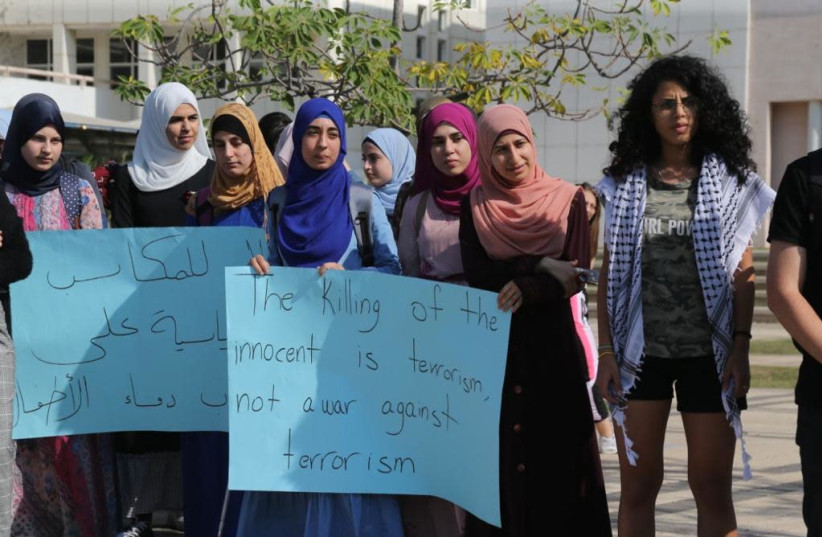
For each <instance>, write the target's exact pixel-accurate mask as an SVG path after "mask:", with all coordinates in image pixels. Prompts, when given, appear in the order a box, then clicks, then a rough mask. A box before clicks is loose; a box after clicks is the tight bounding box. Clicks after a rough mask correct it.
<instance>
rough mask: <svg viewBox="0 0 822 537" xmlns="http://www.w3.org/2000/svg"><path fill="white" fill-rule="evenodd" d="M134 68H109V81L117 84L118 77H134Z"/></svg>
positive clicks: (124, 66)
mask: <svg viewBox="0 0 822 537" xmlns="http://www.w3.org/2000/svg"><path fill="white" fill-rule="evenodd" d="M134 74H135V73H134V68H133V67H132V66H130V65H121V66H119V67H112V68H111V80H113V81H114V82H117V80H118V78H117V77H120V76H124V77H129V76H134Z"/></svg>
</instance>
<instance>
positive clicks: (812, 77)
mask: <svg viewBox="0 0 822 537" xmlns="http://www.w3.org/2000/svg"><path fill="white" fill-rule="evenodd" d="M751 6H752V31H751V54H750V79H749V82H748V87H749V94H750V100H749V103H748V114H749V116H750V120H751V128H752V136H753V142H754V160H755V161H756V163H757V165H758V166H759V170H760V174H761V175H762V176H763V177H764V178H765V179H766V180H768V181H770V182H772V183H774V184H777V183H778V181H779V180H780V179H781V177H782V171H784V165H785V164H787V163H788V162H790V161H792V160H794V159H796V158H798V157H800V156H802V155H804V154H805V153H806V152H807V151H808V149H809V148H808V147H807V140H808V139H807V136H805V137H803V136H802V135H801V133H800V132H799V130H801V126H798V127H792V125H795V124H796V120H793V121H791V120H790V118H789V117H788V116H784V117H780V118H773V117H772V112H773V111H775V110H776V111H781V112H782V113H784V114H789V115H790V114H791V108H790V107H789V106H788V105H789V103H795V105H796V106H794V107H793V109H792V113H793V115H794V116H795V115H796V114H797V113H800V114H801V111H800V110H805V111H806V112H807V111H809V109H810V108H809V106H808V103H809V102H811V101H822V3H820V2H819V0H791V1H790V2H770V1H768V0H751ZM774 120H777V121H778V123H777V124H776V125H772V123H773V122H774ZM805 121H806V123H805V128H806V129H807V128H808V125H807V119H806V120H805ZM815 121H816V122H818V121H819V119H816V120H815ZM781 126H784V127H785V129H787V130H785V129H783V128H781ZM816 128H817V129H819V128H822V125H817V126H816Z"/></svg>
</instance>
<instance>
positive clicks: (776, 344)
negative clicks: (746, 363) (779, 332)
mask: <svg viewBox="0 0 822 537" xmlns="http://www.w3.org/2000/svg"><path fill="white" fill-rule="evenodd" d="M750 353H751V354H790V355H793V356H795V355H798V354H799V351H797V350H796V347H794V346H793V342H792V341H791V340H790V339H752V340H751V352H750Z"/></svg>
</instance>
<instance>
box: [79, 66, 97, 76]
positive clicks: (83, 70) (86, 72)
mask: <svg viewBox="0 0 822 537" xmlns="http://www.w3.org/2000/svg"><path fill="white" fill-rule="evenodd" d="M77 74H78V75H83V76H94V67H78V68H77Z"/></svg>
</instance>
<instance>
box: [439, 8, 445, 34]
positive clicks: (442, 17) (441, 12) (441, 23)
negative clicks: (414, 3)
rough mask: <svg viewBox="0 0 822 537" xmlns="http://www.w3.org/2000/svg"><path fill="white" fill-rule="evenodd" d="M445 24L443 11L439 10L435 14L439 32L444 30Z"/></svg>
mask: <svg viewBox="0 0 822 537" xmlns="http://www.w3.org/2000/svg"><path fill="white" fill-rule="evenodd" d="M445 25H446V24H445V11H440V12H439V14H438V15H437V29H438V30H439V31H440V32H444V31H445Z"/></svg>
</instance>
